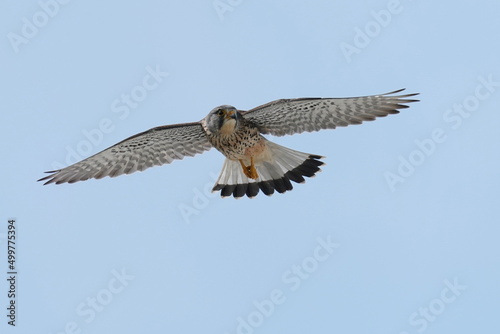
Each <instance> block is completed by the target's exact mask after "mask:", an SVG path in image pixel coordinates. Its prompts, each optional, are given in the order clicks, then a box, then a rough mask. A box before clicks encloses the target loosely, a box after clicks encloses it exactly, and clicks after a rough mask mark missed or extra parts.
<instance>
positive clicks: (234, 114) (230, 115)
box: [224, 110, 236, 120]
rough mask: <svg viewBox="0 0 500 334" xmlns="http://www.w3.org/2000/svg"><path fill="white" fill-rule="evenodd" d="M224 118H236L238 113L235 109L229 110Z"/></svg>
mask: <svg viewBox="0 0 500 334" xmlns="http://www.w3.org/2000/svg"><path fill="white" fill-rule="evenodd" d="M224 118H225V119H226V120H230V119H236V113H235V112H234V110H229V111H228V112H226V116H225V117H224Z"/></svg>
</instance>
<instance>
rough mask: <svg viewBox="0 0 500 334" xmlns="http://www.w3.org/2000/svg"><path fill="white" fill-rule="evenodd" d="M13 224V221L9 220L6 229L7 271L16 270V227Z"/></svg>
mask: <svg viewBox="0 0 500 334" xmlns="http://www.w3.org/2000/svg"><path fill="white" fill-rule="evenodd" d="M14 222H15V220H9V225H8V227H7V263H8V264H9V270H15V269H16V242H15V240H16V226H15V225H14Z"/></svg>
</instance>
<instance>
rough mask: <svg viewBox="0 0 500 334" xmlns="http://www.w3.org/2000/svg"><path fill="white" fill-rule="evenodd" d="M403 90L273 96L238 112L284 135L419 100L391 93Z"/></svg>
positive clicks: (389, 110) (358, 119) (350, 121)
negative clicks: (340, 95)
mask: <svg viewBox="0 0 500 334" xmlns="http://www.w3.org/2000/svg"><path fill="white" fill-rule="evenodd" d="M403 90H404V89H400V90H397V91H394V92H390V93H386V94H381V95H371V96H363V97H348V98H300V99H287V100H276V101H273V102H269V103H267V104H264V105H261V106H259V107H257V108H254V109H251V110H248V111H242V112H241V113H242V115H243V117H244V118H246V119H247V120H250V121H251V122H253V123H254V124H255V125H257V127H258V128H259V130H260V132H261V133H263V134H272V135H275V136H284V135H291V134H295V133H302V132H304V131H309V132H311V131H318V130H321V129H335V128H336V127H337V126H347V125H350V124H361V122H363V121H372V120H374V119H375V118H376V117H383V116H387V115H389V114H397V113H399V109H403V108H408V106H407V105H406V104H407V103H410V102H416V101H418V100H413V99H411V98H410V97H412V96H415V95H418V93H416V94H404V95H394V94H397V93H399V92H402V91H403Z"/></svg>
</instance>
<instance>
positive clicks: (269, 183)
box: [212, 141, 324, 198]
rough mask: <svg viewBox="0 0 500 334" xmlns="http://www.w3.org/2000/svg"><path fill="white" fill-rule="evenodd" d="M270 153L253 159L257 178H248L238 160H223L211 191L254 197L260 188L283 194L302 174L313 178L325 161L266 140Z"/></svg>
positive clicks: (270, 192) (299, 180)
mask: <svg viewBox="0 0 500 334" xmlns="http://www.w3.org/2000/svg"><path fill="white" fill-rule="evenodd" d="M267 149H268V150H269V152H268V153H269V154H267V155H266V160H264V161H260V160H259V159H256V162H255V168H256V170H257V174H258V175H259V176H258V178H257V179H256V180H253V179H250V178H248V177H247V176H246V175H245V174H244V173H243V170H242V167H241V165H240V163H239V161H235V160H229V159H226V160H225V161H224V165H223V166H222V171H221V173H220V175H219V178H218V180H217V182H216V184H215V186H214V187H213V189H212V191H218V190H220V192H221V196H222V197H226V196H234V197H235V198H240V197H243V196H245V195H246V196H248V197H250V198H253V197H255V196H257V194H258V193H259V191H262V192H263V193H264V194H265V195H268V196H270V195H272V194H273V193H274V192H275V191H277V192H279V193H284V192H286V191H290V190H292V189H293V186H292V183H291V182H290V181H293V182H296V183H304V182H305V180H304V176H306V177H312V176H314V175H315V174H316V173H317V172H319V171H321V169H320V168H319V166H321V165H323V164H324V162H322V161H320V159H322V158H324V157H322V156H320V155H314V154H308V153H303V152H299V151H295V150H292V149H289V148H287V147H283V146H280V145H278V144H275V143H272V142H269V141H268V142H267Z"/></svg>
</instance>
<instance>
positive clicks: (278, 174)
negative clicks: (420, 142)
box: [38, 89, 418, 198]
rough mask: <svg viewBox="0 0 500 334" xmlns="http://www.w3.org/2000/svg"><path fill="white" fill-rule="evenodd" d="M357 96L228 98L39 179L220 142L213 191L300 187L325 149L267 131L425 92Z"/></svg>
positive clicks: (60, 179)
mask: <svg viewBox="0 0 500 334" xmlns="http://www.w3.org/2000/svg"><path fill="white" fill-rule="evenodd" d="M401 91H403V89H400V90H397V91H394V92H390V93H387V94H381V95H372V96H363V97H350V98H299V99H282V100H276V101H273V102H270V103H267V104H264V105H261V106H259V107H256V108H254V109H251V110H248V111H242V110H238V109H236V108H235V107H232V106H228V105H222V106H219V107H217V108H214V109H213V110H212V111H211V112H210V113H209V114H208V115H207V116H206V117H205V118H204V119H202V120H201V121H199V122H193V123H183V124H174V125H165V126H159V127H156V128H152V129H150V130H147V131H145V132H141V133H139V134H136V135H134V136H132V137H129V138H127V139H125V140H123V141H121V142H119V143H118V144H115V145H113V146H111V147H109V148H107V149H105V150H104V151H102V152H99V153H97V154H95V155H93V156H91V157H89V158H86V159H84V160H82V161H80V162H78V163H75V164H73V165H71V166H68V167H66V168H63V169H59V170H54V171H50V172H47V173H50V175H48V176H46V177H44V178H41V179H40V180H38V181H46V182H45V184H49V183H56V184H60V183H65V182H67V183H74V182H77V181H84V180H88V179H91V178H95V179H100V178H103V177H105V176H110V177H115V176H118V175H121V174H130V173H133V172H135V171H143V170H145V169H146V168H149V167H152V166H160V165H163V164H168V163H171V162H172V161H173V160H176V159H182V158H184V157H185V156H194V155H195V154H198V153H203V152H204V151H207V150H209V149H211V148H212V147H215V148H216V149H217V150H219V151H220V152H221V153H222V154H223V155H224V156H225V157H226V160H225V161H224V165H223V166H222V171H221V173H220V176H219V178H218V180H217V182H216V184H215V186H214V187H213V191H218V190H220V192H221V196H223V197H225V196H231V195H232V196H234V197H235V198H240V197H243V196H245V195H247V196H248V197H250V198H252V197H254V196H256V195H257V194H258V193H259V190H262V192H263V193H264V194H266V195H272V194H273V193H274V191H275V190H276V191H277V192H279V193H284V192H286V191H288V190H292V188H293V187H292V184H291V182H290V181H294V182H296V183H303V182H305V181H304V176H306V177H312V176H314V175H315V174H316V173H317V172H318V171H320V168H319V166H321V165H323V164H324V163H323V162H322V161H321V159H323V158H324V157H323V156H320V155H315V154H309V153H303V152H299V151H295V150H292V149H289V148H286V147H283V146H280V145H278V144H275V143H273V142H271V141H269V140H267V139H266V138H264V137H263V136H262V135H263V134H270V135H274V136H284V135H291V134H295V133H302V132H304V131H309V132H312V131H318V130H321V129H335V128H336V127H337V126H347V125H350V124H361V123H362V122H363V121H371V120H374V119H375V118H376V117H383V116H387V115H388V114H397V113H399V109H403V108H408V106H407V105H406V104H407V103H410V102H416V101H418V100H414V99H411V97H412V96H415V95H417V94H418V93H417V94H404V95H394V94H397V93H399V92H401Z"/></svg>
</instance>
